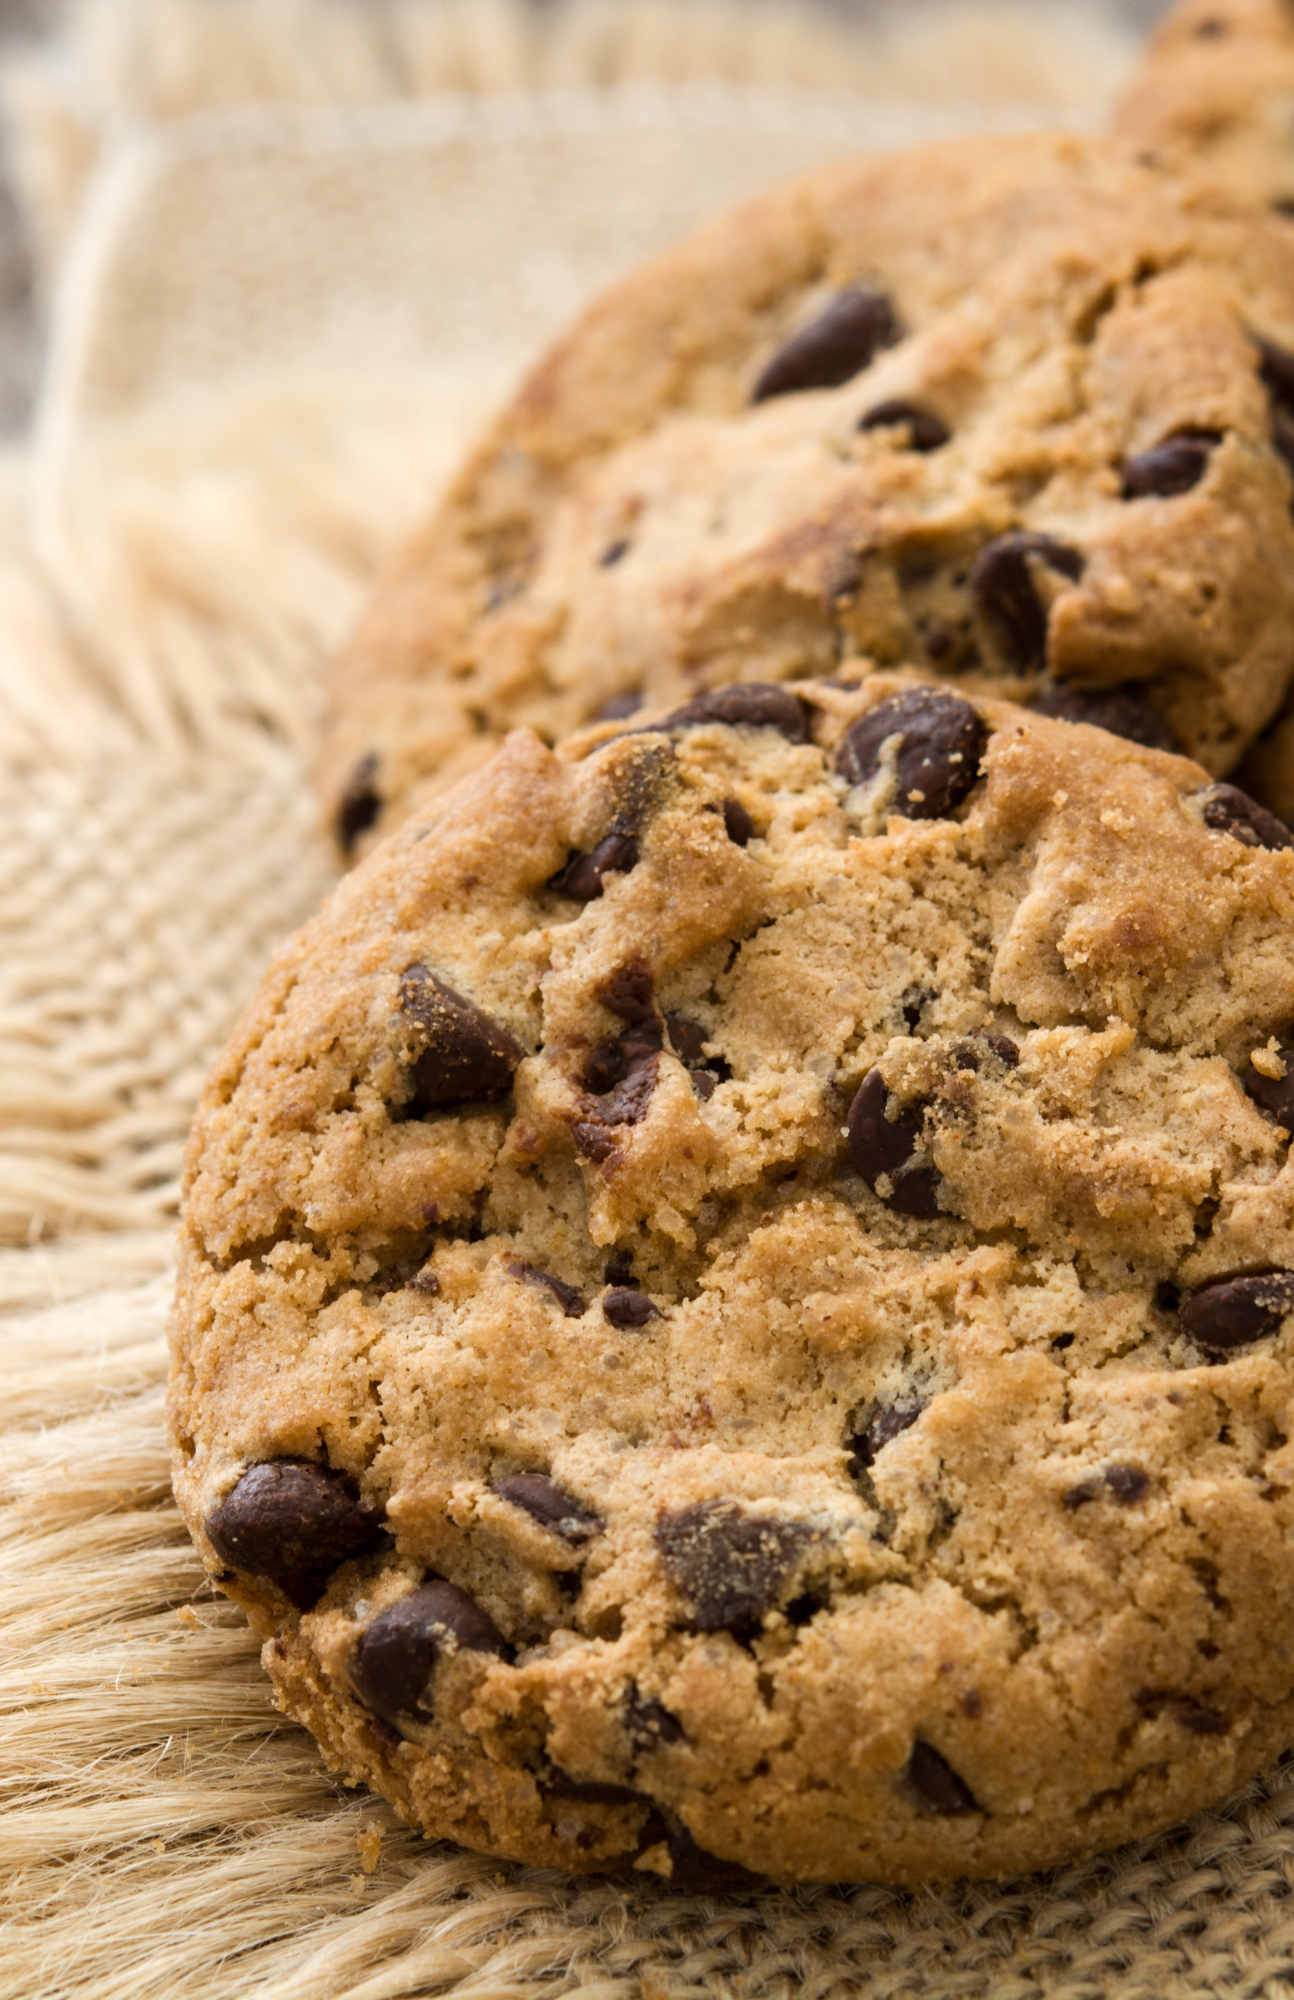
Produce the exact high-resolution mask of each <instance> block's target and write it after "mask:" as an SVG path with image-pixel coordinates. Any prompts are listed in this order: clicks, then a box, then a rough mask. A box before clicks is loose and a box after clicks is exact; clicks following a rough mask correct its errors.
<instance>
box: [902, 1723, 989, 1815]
mask: <svg viewBox="0 0 1294 2000" xmlns="http://www.w3.org/2000/svg"><path fill="white" fill-rule="evenodd" d="M908 1782H909V1783H910V1784H911V1786H912V1788H913V1790H914V1791H917V1792H919V1793H920V1794H921V1797H922V1798H923V1799H924V1800H925V1802H926V1804H927V1805H928V1806H933V1807H934V1809H935V1811H936V1812H941V1813H971V1812H979V1810H980V1807H979V1804H978V1803H977V1801H976V1798H975V1795H974V1793H973V1792H972V1791H971V1789H970V1786H969V1785H967V1784H966V1783H965V1782H964V1781H963V1780H962V1779H961V1778H959V1777H958V1776H957V1773H956V1772H955V1771H954V1769H953V1767H952V1765H951V1764H950V1763H948V1761H947V1759H946V1758H944V1757H941V1756H940V1755H939V1752H938V1751H937V1750H935V1749H934V1748H932V1746H931V1745H930V1744H929V1743H923V1742H922V1740H921V1738H920V1737H919V1736H918V1737H917V1739H916V1741H915V1742H914V1743H913V1745H912V1755H911V1757H910V1758H909V1759H908Z"/></svg>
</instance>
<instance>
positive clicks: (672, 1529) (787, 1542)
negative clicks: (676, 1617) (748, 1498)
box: [655, 1500, 817, 1632]
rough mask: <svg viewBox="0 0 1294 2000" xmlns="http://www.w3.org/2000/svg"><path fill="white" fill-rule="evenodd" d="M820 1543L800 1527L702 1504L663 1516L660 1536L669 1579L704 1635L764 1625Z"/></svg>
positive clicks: (723, 1503)
mask: <svg viewBox="0 0 1294 2000" xmlns="http://www.w3.org/2000/svg"><path fill="white" fill-rule="evenodd" d="M816 1539H817V1537H816V1535H815V1534H814V1531H813V1530H812V1529H811V1528H805V1527H801V1526H800V1524H799V1523H798V1522H795V1521H777V1520H770V1519H767V1518H766V1517H764V1516H762V1515H758V1514H747V1513H746V1512H745V1511H744V1510H743V1509H742V1508H740V1507H738V1506H736V1505H735V1504H734V1503H733V1502H732V1501H731V1500H699V1501H697V1502H696V1504H695V1505H694V1506H691V1507H684V1508H683V1509H682V1510H681V1511H680V1512H679V1513H677V1514H662V1515H661V1518H660V1520H659V1521H658V1523H657V1525H656V1536H655V1540H656V1546H657V1548H658V1549H659V1550H660V1553H661V1559H662V1561H663V1562H664V1565H665V1568H666V1571H667V1572H668V1574H669V1577H670V1580H671V1582H673V1583H674V1584H675V1585H676V1586H677V1588H678V1590H679V1591H680V1592H681V1594H682V1595H683V1597H685V1598H686V1599H687V1601H688V1603H689V1606H690V1608H691V1615H692V1620H693V1623H694V1624H695V1625H696V1626H697V1628H698V1630H700V1631H702V1632H719V1631H725V1630H727V1631H731V1630H734V1629H742V1628H747V1627H751V1626H754V1625H757V1624H758V1622H759V1619H760V1616H761V1614H762V1613H763V1612H765V1611H768V1610H769V1609H771V1607H772V1606H773V1605H774V1604H775V1603H776V1602H777V1599H778V1597H779V1596H780V1595H781V1594H782V1592H783V1588H784V1586H785V1585H786V1583H787V1582H788V1581H789V1579H790V1576H791V1573H792V1571H793V1570H794V1569H795V1567H796V1564H797V1563H798V1561H799V1559H800V1557H801V1556H802V1555H803V1553H804V1550H805V1548H806V1547H807V1545H808V1544H809V1543H810V1542H812V1541H815V1540H816Z"/></svg>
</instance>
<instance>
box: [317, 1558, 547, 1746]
mask: <svg viewBox="0 0 1294 2000" xmlns="http://www.w3.org/2000/svg"><path fill="white" fill-rule="evenodd" d="M507 1651H508V1648H507V1645H506V1643H505V1641H504V1638H503V1634H502V1633H501V1632H500V1631H499V1629H498V1627H497V1626H496V1625H495V1623H494V1621H493V1619H491V1618H489V1617H487V1616H486V1614H485V1612H484V1611H482V1609H481V1607H480V1605H479V1604H474V1603H473V1601H472V1599H471V1598H470V1597H469V1596H468V1595H467V1592H466V1591H465V1590H460V1589H459V1588H458V1586H457V1585H456V1584H453V1583H445V1582H443V1581H442V1580H441V1579H440V1578H439V1577H435V1578H433V1579H431V1580H430V1581H429V1582H427V1583H423V1584H419V1586H418V1588H417V1589H416V1590H411V1591H409V1593H408V1594H407V1596H404V1597H402V1598H400V1599H399V1601H398V1602H397V1603H395V1604H392V1605H390V1606H388V1608H387V1609H386V1610H385V1611H381V1612H379V1613H378V1615H377V1617H376V1618H375V1619H374V1620H373V1622H372V1624H371V1625H370V1626H369V1627H368V1629H367V1630H366V1631H365V1632H364V1633H363V1634H362V1635H361V1637H360V1641H359V1644H358V1646H357V1647H356V1649H355V1655H354V1659H353V1660H352V1663H351V1679H352V1681H353V1682H354V1684H355V1691H356V1693H357V1694H358V1696H359V1698H360V1700H361V1701H362V1702H363V1703H364V1705H365V1707H366V1708H371V1709H372V1710H373V1711H374V1713H375V1714H377V1715H380V1716H381V1717H382V1718H383V1719H384V1720H385V1721H387V1722H391V1723H394V1722H395V1721H396V1720H397V1718H398V1717H400V1716H402V1715H406V1716H407V1715H412V1714H414V1713H415V1712H416V1710H417V1709H418V1707H419V1704H420V1703H421V1701H422V1697H423V1696H424V1694H425V1693H426V1691H427V1683H428V1682H429V1681H430V1679H431V1675H432V1669H433V1668H434V1667H435V1665H436V1663H437V1661H438V1660H439V1659H441V1658H442V1656H445V1655H453V1654H454V1653H490V1654H493V1655H494V1656H495V1657H496V1658H499V1659H504V1658H506V1657H507Z"/></svg>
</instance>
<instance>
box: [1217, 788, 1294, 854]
mask: <svg viewBox="0 0 1294 2000" xmlns="http://www.w3.org/2000/svg"><path fill="white" fill-rule="evenodd" d="M1198 797H1199V798H1201V799H1202V800H1203V802H1204V824H1205V826H1207V827H1210V828H1211V829H1212V830H1213V832H1214V833H1229V834H1230V835H1231V838H1232V839H1233V840H1238V841H1240V842H1241V843H1242V845H1243V846H1245V847H1266V848H1268V849H1270V850H1271V851H1272V852H1273V853H1278V852H1279V851H1280V850H1281V849H1282V848H1286V847H1294V833H1291V832H1290V830H1289V828H1288V827H1287V826H1286V825H1285V822H1284V821H1283V820H1279V819H1277V817H1276V815H1275V813H1270V812H1268V810H1267V808H1266V806H1260V805H1259V804H1258V801H1257V800H1256V799H1251V798H1250V796H1249V794H1248V792H1242V791H1241V790H1240V787H1239V786H1238V785H1210V786H1208V788H1207V790H1205V791H1202V792H1200V793H1199V794H1198Z"/></svg>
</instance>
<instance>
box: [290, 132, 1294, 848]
mask: <svg viewBox="0 0 1294 2000" xmlns="http://www.w3.org/2000/svg"><path fill="white" fill-rule="evenodd" d="M1287 370H1290V371H1294V260H1291V258H1290V256H1289V254H1288V242H1287V240H1286V232H1285V230H1284V229H1283V228H1282V227H1278V226H1277V225H1275V224H1271V223H1269V222H1268V221H1266V220H1265V219H1264V218H1262V217H1252V216H1248V217H1240V216H1238V215H1237V214H1236V213H1235V212H1234V211H1233V209H1232V208H1230V207H1229V206H1228V204H1227V203H1226V201H1225V200H1224V199H1223V198H1221V197H1214V196H1213V195H1211V194H1210V193H1209V192H1208V191H1207V190H1201V189H1199V188H1195V189H1191V188H1188V187H1187V186H1186V185H1185V184H1184V183H1182V182H1181V181H1179V180H1177V179H1175V178H1174V177H1173V176H1171V175H1168V174H1165V173H1162V172H1159V171H1157V170H1155V169H1153V168H1150V167H1145V166H1141V165H1138V164H1136V162H1135V161H1134V159H1133V158H1132V157H1131V156H1130V155H1129V154H1128V153H1126V152H1125V151H1123V150H1122V149H1120V148H1119V147H1118V146H1116V145H1114V144H1113V143H1112V142H1102V141H1096V140H1078V139H1067V138H1062V137H1056V136H1044V137H1031V138H1021V139H1010V140H1004V139H993V140H970V141H959V142H956V143H954V144H947V145H942V146H935V147H931V148H927V149H924V150H922V151H920V152H916V153H911V154H905V155H900V156H897V157H895V158H892V159H889V160H884V161H880V162H876V161H872V162H868V163H865V164H863V165H858V164H856V163H850V164H847V165H845V166H841V167H835V168H832V169H830V170H828V171H826V172H823V173H819V174H817V175H815V176H814V177H813V178H811V179H810V180H808V181H805V182H802V183H800V184H798V185H796V186H794V187H792V188H789V189H783V190H781V191H779V192H777V193H775V194H773V195H770V196H768V197H766V198H764V199H762V200H760V201H757V202H755V203H754V204H751V205H748V206H747V207H745V208H742V209H740V210H738V211H737V212H736V213H735V214H733V215H731V216H729V217H727V218H726V219H725V220H723V221H721V222H719V223H718V224H716V225H714V226H713V227H711V228H709V229H708V230H705V231H703V232H702V233H701V234H700V235H699V236H698V237H696V238H694V239H693V240H692V241H691V242H689V243H687V244H685V245H684V246H683V247H682V248H681V249H680V250H678V251H676V252H674V253H673V254H672V255H670V256H668V257H666V258H664V259H663V260H661V261H659V262H657V263H656V264H654V265H653V266H652V267H650V268H649V269H648V270H645V271H643V272H641V273H639V274H638V275H637V276H635V277H633V278H631V279H630V280H629V281H628V282H627V283H624V284H622V285H620V286H619V287H618V288H617V289H615V290H614V291H612V292H611V293H610V294H609V295H608V296H607V297H606V298H604V299H603V300H602V301H601V303H600V304H598V305H596V306H595V307H594V308H593V309H592V311H591V312H590V313H589V314H588V316H587V317H586V318H585V319H584V321H583V322H582V323H581V324H580V325H579V326H577V327H576V329H575V330H574V332H573V333H572V334H571V335H570V336H569V337H568V338H567V339H566V340H565V341H563V342H562V343H560V344H559V346H558V347H557V348H556V349H555V350H554V352H553V353H552V354H551V355H550V356H549V358H548V359H547V360H546V361H545V362H544V363H543V364H542V365H541V366H540V368H539V369H538V370H537V372H536V373H535V374H534V375H533V376H532V377H531V379H530V380H529V382H528V383H526V385H525V386H524V387H523V388H522V390H521V392H520V393H519V395H518V396H517V398H516V400H515V401H514V402H513V404H512V406H511V407H510V408H509V409H508V410H507V411H505V413H504V415H503V416H502V418H501V419H500V420H499V422H498V424H497V425H496V427H495V429H494V431H493V433H492V435H491V436H490V437H489V438H488V439H487V441H486V443H485V444H484V446H483V447H482V448H481V450H480V451H479V452H478V453H477V455H476V457H475V458H474V460H473V461H472V463H471V464H470V465H469V466H468V468H467V470H466V471H465V472H464V474H463V475H462V477H461V478H460V479H459V481H458V482H457V484H456V486H455V487H454V489H453V490H452V492H451V493H450V495H449V497H448V499H447V501H446V502H445V504H444V506H443V507H442V509H441V511H440V513H439V515H438V516H437V518H436V519H435V521H434V522H433V523H432V524H431V525H430V527H429V528H428V529H427V530H426V531H425V533H424V534H422V535H421V536H420V537H419V538H418V539H417V540H416V541H415V543H414V544H413V545H412V547H411V548H410V549H409V550H408V551H407V552H406V553H405V555H404V556H403V557H402V559H401V560H400V562H399V563H398V564H397V566H396V568H395V570H394V572H393V574H392V575H391V576H390V577H389V579H388V581H387V583H386V585H385V587H384V589H383V590H382V591H381V592H380V593H379V595H378V598H377V601H376V603H375V605H374V607H373V609H372V611H371V613H370V614H369V616H368V618H367V619H366V621H365V622H364V624H363V626H362V628H361V630H360V633H359V635H358V637H357V638H356V640H355V642H354V644H353V646H352V647H351V649H350V651H349V652H348V654H347V655H346V657H345V659H344V660H343V661H342V662H341V663H340V665H339V667H338V670H337V674H336V679H335V682H334V686H333V689H332V697H331V702H332V707H331V724H330V728H329V733H328V739H327V743H326V746H325V751H324V755H323V759H322V763H321V766H320V770H321V782H322V788H323V791H324V794H325V796H326V798H327V801H328V806H329V811H330V814H331V816H332V820H333V824H334V826H335V828H336V831H337V833H338V836H339V839H340V841H341V843H342V845H343V847H344V848H346V849H347V850H350V851H356V850H358V848H360V847H361V846H362V845H363V843H364V841H365V840H366V839H367V838H370V837H372V835H373V833H374V832H375V831H376V830H379V829H380V828H381V827H383V826H385V825H389V824H392V823H394V822H395V821H396V820H398V818H399V817H400V815H401V814H402V813H403V812H404V811H405V810H406V809H407V806H408V804H409V801H410V800H411V799H412V798H413V797H414V796H415V795H416V794H417V793H418V791H419V788H420V787H425V786H426V785H427V784H428V782H431V783H433V784H444V783H446V782H447V781H448V779H449V778H451V777H454V776H456V775H459V774H461V773H462V772H463V771H464V770H465V769H466V768H468V767H470V766H471V765H473V764H476V763H479V762H480V761H481V759H482V758H483V757H484V756H485V755H487V754H488V753H489V751H490V750H491V749H492V748H493V747H494V745H495V744H496V742H497V741H498V739H499V736H500V734H501V732H503V731H504V730H506V729H507V728H508V727H510V726H513V725H516V724H526V725H529V726H531V727H533V728H534V729H535V730H536V731H537V732H538V733H539V734H540V735H541V736H542V737H543V738H544V739H545V740H546V741H549V742H556V741H559V740H560V739H561V738H562V737H563V736H564V735H566V734H568V733H569V732H570V731H571V730H572V729H575V728H577V727H581V726H584V725H586V724H587V723H588V722H589V721H590V720H591V719H593V718H596V717H598V716H607V717H621V718H623V717H625V716H627V715H629V714H632V713H633V712H634V711H635V710H636V709H637V708H638V707H639V706H641V705H642V704H643V703H645V702H649V703H656V704H658V705H659V704H677V703H680V702H682V701H684V700H686V699H688V698H689V697H691V696H694V695H696V694H698V693H699V692H701V691H703V690H705V689H707V688H711V687H715V686H719V685H722V684H723V683H725V682H730V681H734V680H740V681H746V680H752V679H768V680H773V681H779V682H780V681H785V680H787V679H790V678H794V677H795V676H797V675H803V674H805V673H818V674H823V673H826V674H831V673H833V672H835V671H836V670H837V669H838V668H840V667H841V666H842V665H844V666H848V665H849V664H851V663H855V662H857V661H859V660H868V661H870V662H873V663H876V662H880V663H882V664H885V663H890V664H896V665H897V664H903V663H906V664H910V665H913V666H916V667H919V668H920V669H922V670H923V671H925V672H926V673H927V674H930V675H935V676H938V677H940V678H943V679H949V680H955V681H956V682H958V683H959V684H961V685H963V686H964V687H965V688H966V689H967V690H968V691H969V692H970V693H972V694H975V693H977V692H989V693H996V694H1004V693H1005V694H1010V695H1011V696H1012V697H1014V698H1023V699H1035V698H1040V699H1042V701H1043V702H1044V705H1049V706H1051V707H1052V708H1053V709H1054V710H1055V712H1059V713H1064V714H1065V715H1067V716H1073V715H1079V716H1081V715H1084V714H1089V713H1090V714H1093V715H1095V714H1096V713H1097V711H1096V710H1095V709H1093V708H1092V707H1091V704H1092V703H1093V702H1095V703H1098V704H1099V705H1100V710H1101V713H1102V714H1105V715H1117V716H1118V717H1119V718H1120V719H1121V721H1122V723H1123V725H1124V726H1126V727H1129V728H1131V730H1132V733H1133V735H1134V737H1135V739H1136V740H1139V741H1143V742H1146V743H1150V744H1156V743H1157V744H1160V745H1166V746H1176V747H1178V748H1180V749H1183V750H1186V751H1189V752H1190V753H1191V754H1192V755H1194V756H1196V757H1198V758H1199V759H1200V760H1201V761H1202V762H1204V763H1205V764H1206V765H1207V766H1208V768H1209V769H1210V770H1211V771H1212V772H1213V774H1214V775H1215V776H1218V777H1221V776H1224V775H1226V773H1227V772H1228V771H1229V770H1230V768H1231V767H1232V765H1233V764H1234V763H1235V761H1236V759H1237V758H1238V757H1239V756H1240V754H1241V753H1242V751H1243V750H1244V749H1245V747H1246V746H1247V745H1248V744H1249V743H1250V742H1251V741H1252V740H1253V739H1254V738H1255V737H1256V736H1257V735H1258V733H1259V732H1260V730H1262V729H1263V728H1264V727H1265V726H1266V724H1267V723H1268V722H1269V721H1270V719H1271V717H1272V716H1273V714H1274V713H1275V712H1276V710H1277V708H1278V706H1279V704H1280V702H1281V699H1282V696H1283V694H1284V692H1285V689H1286V687H1287V685H1288V683H1289V680H1290V674H1291V667H1292V666H1294V524H1292V523H1291V519H1290V493H1291V487H1290V474H1289V469H1288V465H1287V462H1286V460H1287V457H1288V450H1287V441H1286V438H1285V430H1286V428H1288V427H1289V425H1290V424H1291V423H1294V404H1290V403H1289V402H1288V395H1287V386H1286V380H1285V371H1287ZM1287 409H1288V410H1289V412H1290V413H1291V414H1290V415H1289V416H1287ZM1111 703H1113V707H1111Z"/></svg>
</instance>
